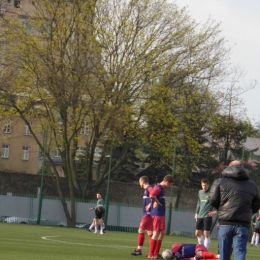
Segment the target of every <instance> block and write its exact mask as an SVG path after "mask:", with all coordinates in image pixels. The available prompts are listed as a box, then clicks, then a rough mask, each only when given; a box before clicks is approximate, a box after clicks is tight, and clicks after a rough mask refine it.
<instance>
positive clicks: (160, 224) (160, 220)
mask: <svg viewBox="0 0 260 260" xmlns="http://www.w3.org/2000/svg"><path fill="white" fill-rule="evenodd" d="M156 225H157V234H156V235H155V236H154V235H153V236H152V240H155V241H156V242H155V247H154V252H153V256H154V259H160V258H162V257H161V255H160V250H161V245H162V240H163V238H164V236H165V217H164V216H158V217H157V224H156Z"/></svg>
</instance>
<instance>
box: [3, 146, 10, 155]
mask: <svg viewBox="0 0 260 260" xmlns="http://www.w3.org/2000/svg"><path fill="white" fill-rule="evenodd" d="M2 158H9V145H8V144H3V146H2Z"/></svg>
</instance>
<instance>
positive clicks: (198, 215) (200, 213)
mask: <svg viewBox="0 0 260 260" xmlns="http://www.w3.org/2000/svg"><path fill="white" fill-rule="evenodd" d="M201 188H202V190H200V191H199V194H198V202H197V207H196V212H195V220H196V231H195V235H196V237H197V239H198V243H199V244H201V245H204V246H205V247H206V248H207V249H209V246H210V229H211V225H212V216H213V215H214V214H216V211H213V207H212V206H211V205H210V204H209V193H210V190H209V180H208V179H206V178H204V179H202V180H201ZM202 232H203V233H204V237H203V234H202Z"/></svg>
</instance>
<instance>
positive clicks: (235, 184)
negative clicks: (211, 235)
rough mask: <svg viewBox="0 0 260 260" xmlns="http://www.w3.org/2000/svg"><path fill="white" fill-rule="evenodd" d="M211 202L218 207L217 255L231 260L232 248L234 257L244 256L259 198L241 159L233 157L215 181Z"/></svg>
mask: <svg viewBox="0 0 260 260" xmlns="http://www.w3.org/2000/svg"><path fill="white" fill-rule="evenodd" d="M210 204H211V205H212V206H213V207H214V208H216V209H217V210H218V219H219V232H218V242H219V253H220V259H221V260H230V257H231V254H232V249H233V251H234V255H235V259H236V260H245V259H246V244H247V241H248V236H249V232H248V231H249V227H250V222H251V217H252V213H255V212H257V210H258V209H259V207H260V198H259V190H258V187H257V185H256V184H255V183H254V182H253V181H251V180H249V174H248V171H247V170H246V169H245V168H244V167H243V166H242V165H241V163H240V161H232V162H231V163H230V164H229V167H227V168H226V169H224V171H223V172H222V176H221V178H219V179H217V180H215V181H214V183H213V185H212V187H211V190H210Z"/></svg>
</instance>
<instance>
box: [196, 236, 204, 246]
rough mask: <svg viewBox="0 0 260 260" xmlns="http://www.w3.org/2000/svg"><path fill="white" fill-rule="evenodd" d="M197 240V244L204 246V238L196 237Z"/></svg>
mask: <svg viewBox="0 0 260 260" xmlns="http://www.w3.org/2000/svg"><path fill="white" fill-rule="evenodd" d="M197 238H198V242H199V244H200V245H204V237H203V236H201V237H197Z"/></svg>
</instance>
